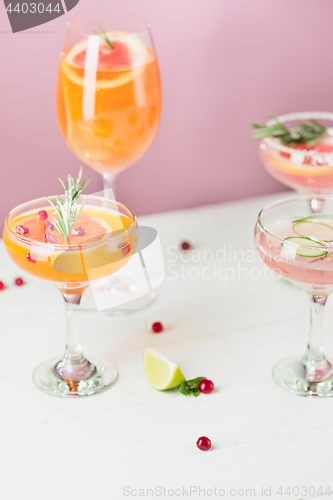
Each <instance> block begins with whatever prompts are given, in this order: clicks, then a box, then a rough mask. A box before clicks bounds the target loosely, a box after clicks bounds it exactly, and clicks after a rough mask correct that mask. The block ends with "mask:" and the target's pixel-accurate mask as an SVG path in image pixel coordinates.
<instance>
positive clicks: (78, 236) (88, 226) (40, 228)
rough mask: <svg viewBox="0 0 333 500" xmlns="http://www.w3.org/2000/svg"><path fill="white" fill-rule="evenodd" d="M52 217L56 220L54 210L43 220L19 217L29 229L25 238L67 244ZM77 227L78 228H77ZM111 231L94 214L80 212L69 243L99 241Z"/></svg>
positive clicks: (77, 243)
mask: <svg viewBox="0 0 333 500" xmlns="http://www.w3.org/2000/svg"><path fill="white" fill-rule="evenodd" d="M53 219H56V220H58V216H57V215H56V214H55V213H54V212H51V213H49V215H48V217H47V219H46V220H45V221H44V220H41V221H38V220H36V218H35V217H34V216H32V215H29V216H26V217H20V221H19V222H20V224H22V225H24V226H26V227H27V228H28V229H29V232H28V233H27V234H26V235H24V236H25V237H26V238H29V239H30V240H33V241H40V242H43V243H46V242H47V241H49V242H50V243H54V244H56V245H66V246H67V245H68V243H67V242H66V241H65V240H64V238H63V237H62V236H61V235H60V234H59V232H58V231H57V229H56V228H55V227H54V225H53ZM14 222H15V221H14ZM45 227H46V228H47V229H46V228H45ZM78 228H79V230H77V229H78ZM111 232H112V228H111V226H110V224H108V223H107V222H106V221H105V220H103V219H101V218H100V217H97V216H95V215H88V214H81V215H80V217H79V218H78V220H77V221H76V223H75V224H74V226H73V228H72V229H71V231H70V236H69V244H70V245H75V246H77V245H81V244H82V243H90V242H93V241H99V240H100V239H102V238H103V236H104V235H105V234H106V233H111ZM47 235H49V236H47Z"/></svg>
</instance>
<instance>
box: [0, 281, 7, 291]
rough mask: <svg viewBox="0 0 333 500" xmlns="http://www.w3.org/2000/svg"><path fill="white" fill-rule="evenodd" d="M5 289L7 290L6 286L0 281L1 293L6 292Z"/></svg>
mask: <svg viewBox="0 0 333 500" xmlns="http://www.w3.org/2000/svg"><path fill="white" fill-rule="evenodd" d="M5 288H6V286H5V284H4V283H3V282H2V281H0V291H1V290H4V289H5Z"/></svg>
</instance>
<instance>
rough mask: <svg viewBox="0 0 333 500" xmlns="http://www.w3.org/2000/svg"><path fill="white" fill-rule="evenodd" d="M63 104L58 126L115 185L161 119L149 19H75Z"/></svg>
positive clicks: (62, 74)
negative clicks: (120, 174) (118, 177)
mask: <svg viewBox="0 0 333 500" xmlns="http://www.w3.org/2000/svg"><path fill="white" fill-rule="evenodd" d="M56 105H57V117H58V124H59V128H60V131H61V134H62V136H63V138H64V140H65V142H66V144H67V145H68V147H69V148H70V150H71V151H72V152H73V153H74V155H75V156H76V157H77V158H78V159H79V160H80V161H81V162H83V163H85V164H86V165H88V166H89V167H91V168H92V169H94V170H96V171H97V172H99V173H100V174H101V175H102V177H103V182H104V189H105V193H108V192H109V191H110V190H111V189H112V190H113V191H114V190H115V181H116V178H117V176H118V175H119V173H120V172H122V171H123V170H125V169H126V168H128V167H129V166H130V165H133V164H134V163H135V162H137V161H138V160H139V159H140V158H141V157H142V156H143V154H144V153H145V152H146V151H147V150H148V148H149V147H150V145H151V143H152V142H153V140H154V137H155V135H156V133H157V129H158V126H159V121H160V114H161V85H160V76H159V69H158V63H157V56H156V53H155V49H154V45H153V40H152V37H151V33H150V25H149V24H148V23H147V22H146V21H144V20H143V19H140V18H138V17H135V16H132V15H128V14H115V13H107V14H93V15H88V16H83V17H79V18H77V19H74V20H73V21H71V22H69V23H68V24H67V29H66V33H65V37H64V41H63V45H62V50H61V54H60V61H59V71H58V82H57V94H56ZM106 196H107V194H106ZM130 279H131V278H130ZM121 280H124V281H125V282H126V283H125V286H124V284H123V285H121V286H119V290H121V293H124V289H125V290H126V292H127V293H128V301H130V300H131V296H130V295H131V290H132V289H133V286H134V289H135V288H136V287H138V286H140V283H131V282H130V280H129V281H128V278H126V276H124V275H122V274H120V273H119V277H118V281H119V282H120V281H121ZM143 285H144V288H145V289H146V284H145V283H144V284H143ZM103 286H108V287H109V286H110V283H108V284H107V285H106V284H104V285H103ZM115 286H116V288H117V284H116V283H115V284H114V285H113V289H114V287H115ZM154 296H155V292H152V293H151V294H150V295H149V297H148V296H146V297H145V298H142V299H141V301H140V303H141V306H145V305H148V304H149V303H150V301H151V299H152V298H153V297H154ZM139 308H140V307H139Z"/></svg>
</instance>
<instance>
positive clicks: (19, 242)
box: [3, 195, 139, 397]
mask: <svg viewBox="0 0 333 500" xmlns="http://www.w3.org/2000/svg"><path fill="white" fill-rule="evenodd" d="M85 199H86V197H84V196H80V198H79V199H78V204H82V202H83V201H84V200H85ZM50 200H51V201H53V202H54V203H55V202H56V197H55V196H51V197H50ZM45 214H46V215H45ZM48 214H50V215H49V216H48ZM53 215H54V212H53V209H52V207H51V206H50V205H48V204H47V201H46V199H45V198H40V199H38V200H33V201H30V202H27V203H24V204H23V205H19V206H18V207H16V208H14V210H12V211H11V212H10V213H9V215H8V216H7V218H6V223H5V228H4V234H3V241H4V244H5V247H6V250H7V252H8V254H9V256H10V258H11V259H12V260H13V261H14V263H15V264H16V265H17V266H18V267H20V268H21V269H23V270H24V271H26V272H27V273H30V274H32V275H33V276H36V277H38V278H42V279H45V280H48V281H51V282H53V284H54V285H55V286H56V287H57V288H58V290H59V291H60V293H61V294H62V296H63V298H64V301H65V306H66V314H67V340H66V348H65V354H64V356H63V358H62V359H61V360H59V359H52V360H49V361H46V362H44V363H43V364H41V365H40V366H39V367H38V368H36V370H35V372H34V375H33V380H34V383H35V384H36V386H37V387H38V388H39V389H40V390H42V391H43V392H45V393H47V394H50V395H53V396H62V397H65V396H71V397H72V396H77V397H79V396H90V395H93V394H98V393H100V392H103V391H105V390H107V389H109V388H110V387H111V386H112V385H113V384H114V382H115V380H116V378H117V372H116V370H115V369H114V367H113V366H112V364H111V363H109V362H108V361H106V360H103V359H96V358H94V359H89V360H88V359H87V358H86V357H85V356H84V355H83V352H82V348H81V345H80V341H79V336H80V332H79V331H78V328H77V326H76V321H75V311H76V310H77V309H79V306H80V302H81V298H82V294H83V292H84V291H85V290H86V289H87V287H88V286H89V284H90V282H94V280H98V279H101V278H104V277H105V276H109V275H111V274H112V273H115V272H117V271H118V270H119V269H121V268H122V267H123V266H124V265H125V264H126V263H127V262H128V261H129V259H130V258H131V256H132V255H133V253H134V252H135V249H136V247H137V244H138V236H139V234H138V225H137V221H136V217H135V215H134V213H133V212H132V211H131V210H130V209H129V208H127V207H125V205H122V204H121V203H119V202H117V201H114V200H107V199H105V198H103V197H98V196H92V195H90V196H88V198H87V201H86V204H85V206H84V209H83V211H82V214H81V215H80V217H79V219H78V220H77V225H78V227H77V228H76V229H75V230H74V233H77V235H76V234H75V235H74V236H73V238H71V239H70V243H64V242H63V243H60V242H59V241H60V240H59V241H58V240H57V237H56V236H55V235H54V234H53V233H52V231H55V228H54V226H53V225H52V216H53ZM46 217H47V218H46ZM111 228H112V229H111ZM46 236H47V241H46V239H45V238H46ZM58 238H59V236H58ZM125 248H126V251H124V249H125Z"/></svg>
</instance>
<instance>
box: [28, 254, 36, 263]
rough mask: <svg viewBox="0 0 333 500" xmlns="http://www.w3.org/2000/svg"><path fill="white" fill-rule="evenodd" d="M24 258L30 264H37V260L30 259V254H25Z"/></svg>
mask: <svg viewBox="0 0 333 500" xmlns="http://www.w3.org/2000/svg"><path fill="white" fill-rule="evenodd" d="M25 258H26V259H27V261H28V262H32V263H33V264H36V262H37V260H35V259H32V258H31V255H30V253H27V255H26V256H25Z"/></svg>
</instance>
